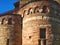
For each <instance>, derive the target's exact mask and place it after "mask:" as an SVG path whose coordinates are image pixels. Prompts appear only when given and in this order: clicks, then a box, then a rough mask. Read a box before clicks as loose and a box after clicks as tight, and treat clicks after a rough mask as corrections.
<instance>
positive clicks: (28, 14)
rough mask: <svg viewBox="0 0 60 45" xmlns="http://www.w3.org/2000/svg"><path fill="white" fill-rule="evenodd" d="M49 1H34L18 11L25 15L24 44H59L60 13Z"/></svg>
mask: <svg viewBox="0 0 60 45" xmlns="http://www.w3.org/2000/svg"><path fill="white" fill-rule="evenodd" d="M53 4H54V3H51V2H48V1H45V0H44V1H32V2H29V3H27V4H25V5H24V6H22V8H21V9H20V10H19V11H18V12H17V14H21V15H22V17H23V27H22V45H59V44H60V43H59V42H60V36H59V34H60V32H59V30H60V28H59V27H60V14H59V12H58V11H57V6H56V5H53Z"/></svg>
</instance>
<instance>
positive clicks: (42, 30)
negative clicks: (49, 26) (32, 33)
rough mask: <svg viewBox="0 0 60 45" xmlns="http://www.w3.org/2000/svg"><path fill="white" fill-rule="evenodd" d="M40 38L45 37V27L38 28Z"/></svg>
mask: <svg viewBox="0 0 60 45" xmlns="http://www.w3.org/2000/svg"><path fill="white" fill-rule="evenodd" d="M40 38H46V28H40Z"/></svg>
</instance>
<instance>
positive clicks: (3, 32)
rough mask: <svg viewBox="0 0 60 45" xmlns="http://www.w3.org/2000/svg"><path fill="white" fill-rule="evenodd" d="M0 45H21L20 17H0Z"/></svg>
mask: <svg viewBox="0 0 60 45" xmlns="http://www.w3.org/2000/svg"><path fill="white" fill-rule="evenodd" d="M17 21H18V23H17ZM19 22H20V23H19ZM0 45H21V16H19V15H14V14H13V15H1V16H0Z"/></svg>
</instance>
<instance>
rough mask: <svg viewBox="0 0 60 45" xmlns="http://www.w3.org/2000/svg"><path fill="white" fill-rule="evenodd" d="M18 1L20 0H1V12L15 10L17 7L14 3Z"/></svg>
mask: <svg viewBox="0 0 60 45" xmlns="http://www.w3.org/2000/svg"><path fill="white" fill-rule="evenodd" d="M17 1H18V0H0V14H2V13H4V12H7V11H9V10H13V9H14V8H15V7H14V5H13V4H14V3H15V2H17Z"/></svg>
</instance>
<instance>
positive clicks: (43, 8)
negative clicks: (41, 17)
mask: <svg viewBox="0 0 60 45" xmlns="http://www.w3.org/2000/svg"><path fill="white" fill-rule="evenodd" d="M48 12H49V9H48V7H47V6H43V7H42V12H41V13H48Z"/></svg>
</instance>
